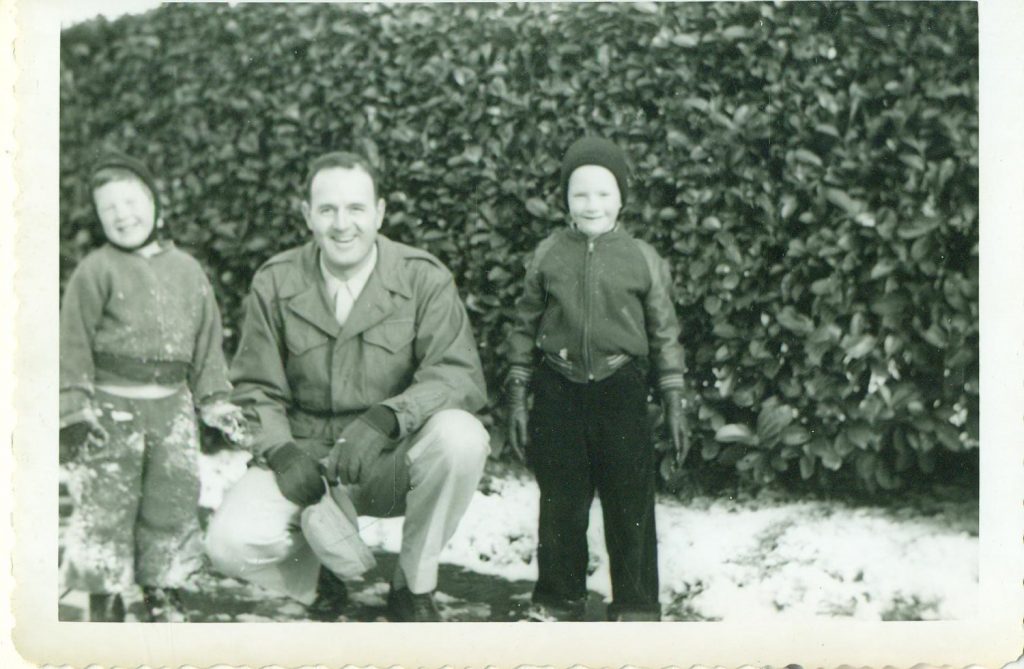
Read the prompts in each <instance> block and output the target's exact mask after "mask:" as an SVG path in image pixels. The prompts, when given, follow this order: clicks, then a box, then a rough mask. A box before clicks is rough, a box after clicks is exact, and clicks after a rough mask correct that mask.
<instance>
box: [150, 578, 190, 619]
mask: <svg viewBox="0 0 1024 669" xmlns="http://www.w3.org/2000/svg"><path fill="white" fill-rule="evenodd" d="M142 603H143V605H145V607H146V622H150V623H187V622H188V613H187V612H186V611H185V607H184V605H183V604H182V602H181V592H180V591H179V590H178V589H177V588H154V587H144V588H142Z"/></svg>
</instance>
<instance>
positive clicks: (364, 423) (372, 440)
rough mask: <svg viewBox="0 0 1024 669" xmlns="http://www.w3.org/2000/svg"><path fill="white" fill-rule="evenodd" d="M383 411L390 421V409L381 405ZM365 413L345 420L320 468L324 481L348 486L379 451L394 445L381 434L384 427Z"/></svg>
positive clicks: (355, 482) (384, 434) (361, 476)
mask: <svg viewBox="0 0 1024 669" xmlns="http://www.w3.org/2000/svg"><path fill="white" fill-rule="evenodd" d="M370 411H375V409H369V410H368V411H367V413H369V412H370ZM383 411H386V412H388V413H389V414H391V420H392V421H393V420H394V412H392V411H391V409H387V408H383ZM367 413H364V414H363V415H362V416H359V417H358V418H356V419H355V420H354V421H352V422H351V423H349V424H348V426H347V427H346V428H345V429H344V430H342V432H341V436H340V437H338V441H336V442H335V444H334V448H332V449H331V452H330V454H329V455H328V456H327V464H326V465H325V467H324V469H325V472H326V475H327V480H328V481H330V482H332V483H335V482H338V481H340V482H341V483H345V484H348V485H355V484H357V483H359V482H360V481H361V480H362V478H363V475H364V474H366V473H367V472H368V471H369V470H370V467H371V466H372V465H373V462H374V461H375V460H376V459H377V458H378V457H380V454H381V453H382V452H383V451H386V450H390V449H392V448H394V447H395V446H396V445H397V443H396V442H395V440H394V439H392V438H391V437H389V436H388V435H387V434H386V433H385V428H384V426H383V425H377V424H376V422H375V421H374V420H373V418H372V417H368V416H367Z"/></svg>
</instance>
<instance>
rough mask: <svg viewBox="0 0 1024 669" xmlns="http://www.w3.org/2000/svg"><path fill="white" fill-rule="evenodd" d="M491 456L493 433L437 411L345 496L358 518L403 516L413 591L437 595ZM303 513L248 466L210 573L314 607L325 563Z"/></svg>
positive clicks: (211, 550) (220, 514) (214, 543)
mask: <svg viewBox="0 0 1024 669" xmlns="http://www.w3.org/2000/svg"><path fill="white" fill-rule="evenodd" d="M489 452H490V447H489V436H488V434H487V430H486V429H484V427H483V425H481V424H480V421H478V420H477V419H476V418H475V417H474V416H473V415H472V414H470V413H467V412H465V411H461V410H458V409H448V410H444V411H439V412H438V413H436V414H434V415H433V416H432V417H431V418H430V419H429V420H428V421H427V422H426V424H425V425H424V426H423V427H422V428H421V429H420V430H419V431H418V432H416V433H414V434H412V435H410V436H409V437H407V438H406V439H404V440H402V441H401V442H400V443H399V445H398V447H397V448H395V449H394V450H392V451H388V452H386V453H383V454H382V455H381V457H380V458H378V460H377V461H376V462H375V463H374V465H373V467H372V469H371V471H370V472H369V474H364V480H363V481H362V482H361V483H360V484H359V485H356V486H350V487H348V488H347V489H346V490H347V493H348V495H349V497H350V499H351V500H352V502H353V503H354V505H355V508H356V511H357V512H358V513H359V515H363V516H375V517H381V518H386V517H392V516H400V515H403V514H404V515H405V521H404V523H403V525H402V551H401V554H400V556H399V560H398V569H397V570H396V574H395V580H396V582H397V585H399V586H401V585H408V587H409V589H410V590H411V591H412V592H415V593H422V592H429V591H431V590H434V589H435V588H436V587H437V565H438V557H439V556H440V554H441V550H442V549H443V548H444V546H445V545H446V544H447V543H448V540H449V539H451V537H452V535H453V534H454V533H455V529H456V528H457V527H458V525H459V521H460V520H461V519H462V516H463V514H464V513H465V512H466V509H467V508H468V507H469V502H470V500H471V499H472V497H473V493H474V492H475V491H476V487H477V484H478V483H479V482H480V477H481V475H482V474H483V468H484V462H485V461H486V459H487V454H488V453H489ZM300 511H301V509H300V507H299V506H297V505H296V504H293V503H292V502H290V501H288V500H287V499H285V497H284V496H283V495H282V494H281V492H280V491H279V490H278V488H277V484H276V483H275V481H274V474H273V472H271V471H269V470H267V469H264V468H262V467H250V468H249V469H248V471H247V472H246V473H245V474H244V475H243V476H242V478H241V479H240V480H239V481H238V482H237V483H236V484H235V485H234V487H232V488H231V489H230V490H229V491H228V492H227V494H226V495H225V497H224V501H223V503H222V504H221V506H220V508H218V509H217V511H216V512H215V513H214V515H213V517H212V518H211V519H210V526H209V529H208V530H207V535H206V552H207V554H208V555H209V557H210V560H211V561H212V563H213V566H214V567H215V568H216V569H217V570H218V571H220V572H222V573H224V574H226V575H228V576H232V577H235V578H241V579H245V580H247V581H251V582H253V583H256V584H258V585H261V586H263V587H264V588H267V589H268V590H270V591H272V592H276V593H280V594H284V595H288V596H290V597H292V598H294V599H296V600H298V601H300V602H303V603H306V604H309V603H311V602H312V601H313V600H314V599H315V598H316V584H317V577H318V574H319V570H320V563H319V561H318V560H317V559H316V557H315V556H314V555H313V552H312V550H311V548H310V546H309V544H308V543H307V542H306V540H305V538H304V537H303V535H302V530H301V529H300V526H299V516H300Z"/></svg>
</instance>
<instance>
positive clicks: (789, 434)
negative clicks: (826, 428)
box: [782, 425, 811, 446]
mask: <svg viewBox="0 0 1024 669" xmlns="http://www.w3.org/2000/svg"><path fill="white" fill-rule="evenodd" d="M810 438H811V433H810V432H808V431H807V430H806V429H805V428H803V427H802V426H800V425H790V426H788V427H787V428H786V429H785V430H783V431H782V443H783V444H785V445H787V446H800V445H802V444H806V443H807V442H808V441H809V440H810Z"/></svg>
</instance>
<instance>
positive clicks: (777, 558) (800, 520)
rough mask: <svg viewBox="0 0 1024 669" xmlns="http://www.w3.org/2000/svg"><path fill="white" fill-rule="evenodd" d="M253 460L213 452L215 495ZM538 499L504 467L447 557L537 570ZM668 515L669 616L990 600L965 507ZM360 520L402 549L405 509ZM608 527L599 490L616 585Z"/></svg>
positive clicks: (792, 614) (766, 506) (478, 566)
mask: <svg viewBox="0 0 1024 669" xmlns="http://www.w3.org/2000/svg"><path fill="white" fill-rule="evenodd" d="M242 456H244V458H243V457H242ZM247 459H248V454H240V453H239V452H237V451H221V452H220V453H218V454H216V455H215V456H204V458H203V459H202V460H203V462H202V464H201V472H202V476H203V497H202V500H201V504H203V506H209V507H216V506H217V505H218V504H219V503H220V499H221V498H222V496H223V491H224V490H225V489H226V488H227V487H228V486H229V485H230V483H231V482H233V481H234V480H236V479H237V478H238V477H240V476H241V475H242V473H244V471H245V462H246V461H247ZM538 499H539V496H538V491H537V487H536V484H535V483H534V481H533V480H532V479H530V478H527V477H515V476H509V477H505V478H497V477H495V478H492V479H491V480H490V482H489V488H488V492H487V494H484V493H483V492H477V493H476V494H475V496H474V498H473V501H472V503H471V504H470V506H469V510H468V511H467V513H466V515H465V517H464V518H463V519H462V522H461V524H460V525H459V529H458V531H457V532H456V533H455V535H454V537H452V540H451V541H450V542H449V543H448V545H447V547H446V548H445V550H444V551H443V552H442V554H441V561H442V562H445V563H448V564H453V565H457V566H460V567H463V568H465V569H467V570H470V571H473V572H476V573H480V574H485V575H492V576H499V577H501V578H504V579H507V580H510V581H517V580H518V581H523V580H525V581H534V580H536V578H537V567H536V560H535V551H536V546H537V515H538ZM656 523H657V528H658V558H659V569H660V580H661V584H662V586H661V601H662V603H663V604H664V605H665V606H664V608H665V611H666V618H670V619H671V618H674V617H681V618H691V619H692V618H703V619H719V620H730V621H734V620H748V619H759V618H767V617H772V618H779V617H787V618H791V619H803V618H812V617H849V618H855V619H863V620H880V619H883V618H891V619H900V618H906V617H907V616H908V615H909V616H910V617H920V618H924V619H942V620H952V619H966V618H971V617H973V616H975V615H976V613H977V596H978V538H977V536H972V535H971V534H970V533H969V532H968V531H966V530H965V529H964V527H963V526H962V525H963V523H962V519H958V518H956V517H954V516H953V515H952V514H941V515H935V516H926V515H922V514H918V513H916V512H915V511H913V510H912V509H909V508H904V509H883V508H865V507H854V506H849V505H845V504H842V503H838V502H823V501H802V502H793V501H786V500H780V499H772V498H771V497H770V496H765V497H763V498H760V499H756V500H751V501H746V502H737V501H733V500H729V499H697V500H693V501H691V502H688V503H686V504H683V503H681V502H679V501H678V500H676V499H674V498H670V497H661V498H659V499H658V503H657V508H656ZM359 527H360V534H361V535H362V537H363V540H364V541H365V542H366V544H367V545H368V546H370V547H371V548H373V549H376V550H383V551H388V552H391V553H397V552H398V551H399V550H400V548H401V539H402V518H386V519H382V518H370V517H361V518H360V519H359ZM603 533H604V527H603V521H602V518H601V508H600V503H599V502H598V501H595V503H594V505H593V507H592V508H591V513H590V528H589V531H588V543H589V546H590V553H591V556H590V568H591V574H590V576H589V578H588V587H589V588H590V589H592V590H594V591H596V592H598V593H601V594H603V595H604V596H605V597H606V598H607V597H609V596H610V592H611V586H610V582H609V572H608V555H607V552H606V551H605V548H604V534H603ZM380 586H381V590H380V592H377V591H376V590H373V589H370V590H369V591H368V592H367V595H366V597H367V599H368V601H367V602H366V604H368V605H372V606H379V605H380V604H381V603H382V601H383V597H384V595H385V590H386V585H384V584H380ZM378 599H379V601H378ZM369 600H372V601H369Z"/></svg>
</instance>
